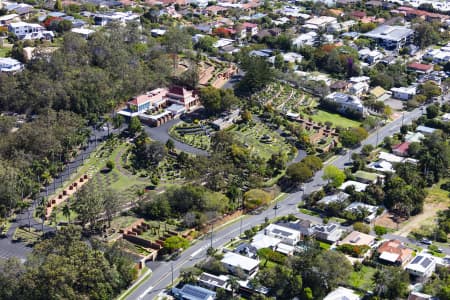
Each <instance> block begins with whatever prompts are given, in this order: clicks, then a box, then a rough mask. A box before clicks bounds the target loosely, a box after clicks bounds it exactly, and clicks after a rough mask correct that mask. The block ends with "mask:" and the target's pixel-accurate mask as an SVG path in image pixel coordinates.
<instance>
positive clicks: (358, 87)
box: [348, 82, 369, 96]
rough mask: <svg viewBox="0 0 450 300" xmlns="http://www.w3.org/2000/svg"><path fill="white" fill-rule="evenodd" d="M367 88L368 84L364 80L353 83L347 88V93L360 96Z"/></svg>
mask: <svg viewBox="0 0 450 300" xmlns="http://www.w3.org/2000/svg"><path fill="white" fill-rule="evenodd" d="M368 90H369V85H368V84H367V83H365V82H358V83H356V84H353V85H352V86H350V88H349V89H348V91H349V93H350V94H352V95H355V96H361V95H362V94H365V93H366V92H367V91H368Z"/></svg>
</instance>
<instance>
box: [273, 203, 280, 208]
mask: <svg viewBox="0 0 450 300" xmlns="http://www.w3.org/2000/svg"><path fill="white" fill-rule="evenodd" d="M280 207H281V206H280V204H278V203H277V204H275V206H274V207H273V209H279V208H280Z"/></svg>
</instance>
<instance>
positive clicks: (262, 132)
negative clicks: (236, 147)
mask: <svg viewBox="0 0 450 300" xmlns="http://www.w3.org/2000/svg"><path fill="white" fill-rule="evenodd" d="M230 132H231V133H232V134H233V136H234V137H235V138H236V139H237V140H238V141H240V142H241V143H243V144H245V145H246V146H247V148H248V149H249V150H250V151H251V152H252V154H254V155H258V156H259V157H261V158H263V159H266V160H267V159H269V158H270V157H271V156H272V154H275V153H279V152H280V151H282V152H286V153H288V151H289V149H290V147H288V145H287V144H286V143H285V142H284V139H283V138H282V137H281V136H280V135H279V134H278V133H277V132H275V131H274V130H272V129H270V128H269V127H267V126H266V125H265V124H263V123H260V122H257V123H256V124H255V125H254V126H251V127H250V126H248V125H245V126H243V127H241V128H239V127H235V128H233V130H230ZM263 136H268V137H269V138H270V141H269V142H266V143H265V142H263V139H262V137H263Z"/></svg>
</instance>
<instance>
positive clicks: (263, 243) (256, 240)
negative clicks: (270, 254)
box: [251, 232, 281, 250]
mask: <svg viewBox="0 0 450 300" xmlns="http://www.w3.org/2000/svg"><path fill="white" fill-rule="evenodd" d="M280 243H281V239H279V238H276V237H272V236H269V235H266V234H264V233H262V232H260V233H258V234H256V235H255V236H254V237H253V238H252V242H251V245H252V246H253V247H255V248H256V249H258V250H259V249H261V248H270V249H275V248H276V246H277V245H278V244H280Z"/></svg>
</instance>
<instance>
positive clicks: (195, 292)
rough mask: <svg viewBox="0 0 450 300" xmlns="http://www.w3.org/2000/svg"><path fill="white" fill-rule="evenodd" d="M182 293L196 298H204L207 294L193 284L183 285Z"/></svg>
mask: <svg viewBox="0 0 450 300" xmlns="http://www.w3.org/2000/svg"><path fill="white" fill-rule="evenodd" d="M183 293H185V294H188V295H191V296H194V297H196V298H198V299H205V298H206V297H207V296H208V295H207V293H205V292H203V291H201V290H199V288H196V287H194V286H188V285H185V286H184V287H183Z"/></svg>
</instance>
